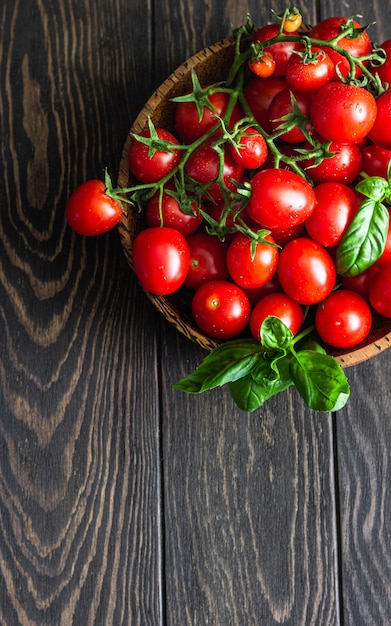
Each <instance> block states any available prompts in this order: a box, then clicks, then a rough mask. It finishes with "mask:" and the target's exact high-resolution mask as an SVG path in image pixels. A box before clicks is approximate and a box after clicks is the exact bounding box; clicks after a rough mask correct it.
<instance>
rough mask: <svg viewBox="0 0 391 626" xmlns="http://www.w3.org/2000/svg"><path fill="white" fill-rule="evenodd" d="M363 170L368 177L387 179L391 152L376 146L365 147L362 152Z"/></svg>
mask: <svg viewBox="0 0 391 626" xmlns="http://www.w3.org/2000/svg"><path fill="white" fill-rule="evenodd" d="M361 154H362V170H363V171H364V172H365V173H366V174H368V176H381V177H382V178H387V171H388V166H389V164H390V163H391V150H386V149H385V148H382V147H381V146H377V145H376V144H369V145H368V146H364V148H362V150H361Z"/></svg>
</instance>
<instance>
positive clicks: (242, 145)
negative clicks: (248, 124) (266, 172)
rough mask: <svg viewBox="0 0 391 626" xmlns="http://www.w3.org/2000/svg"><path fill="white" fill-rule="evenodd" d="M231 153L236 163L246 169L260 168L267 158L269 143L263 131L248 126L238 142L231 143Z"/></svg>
mask: <svg viewBox="0 0 391 626" xmlns="http://www.w3.org/2000/svg"><path fill="white" fill-rule="evenodd" d="M229 148H230V151H231V155H232V156H233V158H234V160H235V161H236V163H238V164H239V165H241V166H242V167H243V168H245V169H252V170H255V169H258V168H259V167H261V165H263V164H264V163H265V161H266V159H267V154H268V150H267V144H266V141H265V139H264V138H263V136H262V135H261V133H260V132H259V131H258V130H256V129H255V128H247V129H246V130H245V131H244V132H243V134H242V135H241V137H240V139H239V141H238V144H237V145H234V144H232V143H230V144H229Z"/></svg>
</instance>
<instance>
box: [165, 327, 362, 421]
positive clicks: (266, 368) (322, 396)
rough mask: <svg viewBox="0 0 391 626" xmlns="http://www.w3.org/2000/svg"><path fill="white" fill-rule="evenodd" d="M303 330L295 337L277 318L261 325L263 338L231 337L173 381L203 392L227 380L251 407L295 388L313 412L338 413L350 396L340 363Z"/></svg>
mask: <svg viewBox="0 0 391 626" xmlns="http://www.w3.org/2000/svg"><path fill="white" fill-rule="evenodd" d="M311 331H312V328H307V329H305V330H304V331H303V332H302V333H300V334H298V335H296V336H294V335H293V334H292V333H291V331H290V330H289V328H288V327H287V326H286V325H285V324H284V323H283V322H282V321H281V320H280V319H279V318H277V317H274V316H269V317H267V318H266V319H265V321H264V322H263V324H262V327H261V341H256V340H255V339H235V340H232V341H226V342H225V343H222V344H220V345H219V346H217V347H216V348H214V349H213V350H212V351H211V352H210V353H209V354H208V355H207V356H206V357H205V359H204V360H203V361H202V363H201V364H200V365H199V366H198V367H197V368H196V370H195V371H194V372H192V373H191V374H189V375H188V376H186V377H185V378H182V379H181V380H180V381H178V382H177V383H175V384H174V387H175V388H176V389H178V390H180V391H185V392H187V393H202V392H204V391H206V390H208V389H213V388H215V387H221V386H223V385H226V384H228V385H229V390H230V393H231V395H232V398H233V399H234V401H235V403H236V404H237V406H238V407H239V408H240V409H242V410H244V411H255V410H256V409H258V408H260V407H261V406H262V405H263V404H264V402H265V401H266V400H268V399H269V398H271V397H272V396H274V395H275V394H277V393H279V392H280V391H283V390H285V389H287V388H288V387H291V386H295V387H296V389H297V391H298V392H299V394H300V395H301V396H302V398H303V400H304V402H305V403H306V404H307V406H308V407H309V408H310V409H314V410H315V411H337V410H339V409H341V408H342V407H343V406H345V404H346V402H347V400H348V398H349V393H350V390H349V384H348V381H347V378H346V376H345V374H344V372H343V369H342V368H341V366H340V364H339V363H338V362H337V361H336V360H335V359H334V358H333V357H332V356H330V355H328V354H327V353H326V352H325V351H324V350H323V348H322V347H321V345H320V344H319V343H318V342H317V341H316V339H314V337H313V336H312V335H311V336H309V333H311Z"/></svg>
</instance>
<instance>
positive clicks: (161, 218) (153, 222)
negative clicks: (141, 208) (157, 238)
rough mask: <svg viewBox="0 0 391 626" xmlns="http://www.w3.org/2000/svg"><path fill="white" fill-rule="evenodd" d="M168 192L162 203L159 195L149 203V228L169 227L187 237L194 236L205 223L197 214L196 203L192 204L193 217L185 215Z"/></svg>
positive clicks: (164, 195)
mask: <svg viewBox="0 0 391 626" xmlns="http://www.w3.org/2000/svg"><path fill="white" fill-rule="evenodd" d="M167 191H168V190H167ZM167 191H165V192H164V193H163V195H162V199H161V203H160V194H159V193H156V194H155V195H154V196H152V198H151V199H150V200H149V201H148V203H147V205H146V207H145V217H146V220H147V224H148V226H167V227H168V228H176V229H177V230H179V232H181V233H182V235H184V236H185V237H188V236H189V235H192V234H193V233H195V231H196V230H198V228H199V227H200V226H201V224H202V221H203V218H202V216H201V215H198V214H197V209H196V203H195V202H193V203H192V206H193V214H192V215H190V214H188V213H185V212H184V211H182V209H181V207H180V205H179V202H178V201H177V200H176V198H174V197H173V196H172V195H170V193H167Z"/></svg>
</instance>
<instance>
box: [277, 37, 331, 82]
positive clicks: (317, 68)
mask: <svg viewBox="0 0 391 626" xmlns="http://www.w3.org/2000/svg"><path fill="white" fill-rule="evenodd" d="M311 51H312V54H311V56H310V57H309V56H308V55H307V54H305V53H303V54H302V55H299V54H292V56H291V58H290V59H289V61H288V65H287V68H286V74H285V80H286V82H287V83H288V85H289V87H290V88H291V89H293V90H294V91H299V92H303V93H311V92H313V91H317V90H318V89H320V88H321V87H323V85H326V84H327V83H329V82H330V81H331V80H332V79H333V77H334V72H335V68H334V63H333V62H332V60H331V59H330V57H329V55H328V54H327V52H325V51H324V50H322V49H321V48H317V47H316V46H312V48H311Z"/></svg>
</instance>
